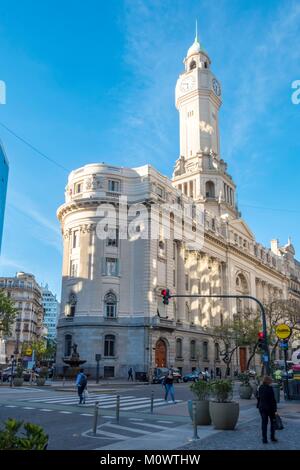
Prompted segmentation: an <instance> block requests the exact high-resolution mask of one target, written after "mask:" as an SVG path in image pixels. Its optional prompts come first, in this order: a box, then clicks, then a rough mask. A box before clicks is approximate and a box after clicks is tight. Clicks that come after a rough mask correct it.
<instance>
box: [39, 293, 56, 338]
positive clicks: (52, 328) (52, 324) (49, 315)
mask: <svg viewBox="0 0 300 470" xmlns="http://www.w3.org/2000/svg"><path fill="white" fill-rule="evenodd" d="M41 287H42V296H43V300H42V302H43V308H44V321H43V324H44V326H45V327H46V328H47V339H49V340H51V341H55V339H56V325H57V320H58V315H59V310H60V304H59V302H58V300H57V298H56V294H53V293H52V292H51V291H50V289H49V287H48V284H46V285H45V286H41Z"/></svg>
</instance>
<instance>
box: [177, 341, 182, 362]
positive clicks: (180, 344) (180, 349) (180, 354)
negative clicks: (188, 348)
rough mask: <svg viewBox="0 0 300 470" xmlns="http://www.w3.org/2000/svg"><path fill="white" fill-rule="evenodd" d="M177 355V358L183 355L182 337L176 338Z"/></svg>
mask: <svg viewBox="0 0 300 470" xmlns="http://www.w3.org/2000/svg"><path fill="white" fill-rule="evenodd" d="M176 357H177V358H181V357H182V339H180V338H177V339H176Z"/></svg>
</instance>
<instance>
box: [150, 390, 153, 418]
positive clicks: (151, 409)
mask: <svg viewBox="0 0 300 470" xmlns="http://www.w3.org/2000/svg"><path fill="white" fill-rule="evenodd" d="M153 405H154V392H153V390H152V392H151V405H150V413H151V414H152V415H153Z"/></svg>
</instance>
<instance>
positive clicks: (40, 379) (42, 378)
mask: <svg viewBox="0 0 300 470" xmlns="http://www.w3.org/2000/svg"><path fill="white" fill-rule="evenodd" d="M47 376H48V369H47V367H42V368H41V370H40V373H39V376H38V377H37V378H36V384H37V386H38V387H41V386H43V385H45V382H46V378H47Z"/></svg>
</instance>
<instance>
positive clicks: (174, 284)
mask: <svg viewBox="0 0 300 470" xmlns="http://www.w3.org/2000/svg"><path fill="white" fill-rule="evenodd" d="M173 286H174V287H175V286H176V271H175V269H173Z"/></svg>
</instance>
